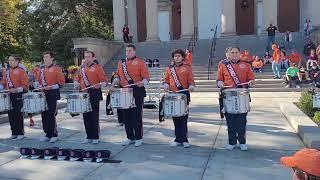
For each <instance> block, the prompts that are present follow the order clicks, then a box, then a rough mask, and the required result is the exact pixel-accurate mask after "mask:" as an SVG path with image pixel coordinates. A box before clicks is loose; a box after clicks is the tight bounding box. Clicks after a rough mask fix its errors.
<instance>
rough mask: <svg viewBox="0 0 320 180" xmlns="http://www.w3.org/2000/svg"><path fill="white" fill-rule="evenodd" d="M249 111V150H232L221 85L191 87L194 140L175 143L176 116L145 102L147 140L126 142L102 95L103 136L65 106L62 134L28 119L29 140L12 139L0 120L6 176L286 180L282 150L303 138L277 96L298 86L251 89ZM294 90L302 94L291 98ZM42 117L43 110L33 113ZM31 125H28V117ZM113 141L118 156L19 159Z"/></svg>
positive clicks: (285, 96)
mask: <svg viewBox="0 0 320 180" xmlns="http://www.w3.org/2000/svg"><path fill="white" fill-rule="evenodd" d="M251 95H252V112H251V113H250V114H249V116H248V133H247V137H248V145H249V148H250V149H249V151H248V152H241V151H240V150H239V149H236V150H234V151H227V150H226V149H225V145H226V143H227V132H226V126H225V122H224V121H221V119H220V118H219V114H218V101H217V93H193V94H192V102H191V113H190V121H189V124H188V128H189V141H190V143H191V144H192V147H191V148H189V149H184V148H170V147H169V144H170V143H171V142H172V140H173V138H174V129H173V123H172V121H171V120H166V121H165V122H163V123H161V124H159V123H158V117H157V112H156V110H150V109H145V110H144V142H145V144H144V145H143V146H141V147H134V146H132V145H131V146H128V147H123V146H121V145H120V142H122V141H123V140H125V138H126V136H125V131H124V127H118V126H117V120H116V117H115V116H112V117H108V118H107V117H106V115H105V104H104V103H101V108H100V111H101V115H100V117H101V121H100V128H101V132H100V133H101V141H102V142H101V143H100V144H98V145H90V144H88V145H82V144H80V141H81V140H82V139H83V138H85V131H84V126H83V121H82V119H81V118H80V117H81V116H78V117H74V118H71V116H70V115H68V114H66V113H64V110H63V109H62V110H60V111H59V114H58V117H57V119H58V128H59V129H58V131H59V137H60V138H61V141H58V142H57V143H55V144H50V143H40V142H39V140H38V139H39V137H41V136H42V135H43V132H42V129H41V127H39V126H38V127H36V128H29V127H27V126H25V131H26V136H27V138H26V139H24V140H23V141H12V140H6V138H7V137H9V136H10V135H11V134H10V127H9V124H8V123H6V124H2V125H0V179H8V178H12V179H120V180H125V179H132V180H134V179H139V180H140V179H152V180H154V179H159V180H160V179H184V180H187V179H190V180H194V179H196V180H198V179H207V180H215V179H217V180H232V179H243V180H251V179H252V180H253V179H261V180H269V179H273V180H284V179H290V170H289V169H286V168H283V167H282V166H281V165H280V164H279V158H280V157H281V156H283V155H289V154H292V153H293V152H294V151H296V150H298V149H301V148H303V144H302V142H301V141H300V139H299V138H298V136H297V135H296V134H295V133H294V131H293V129H292V127H291V126H290V125H289V124H288V122H287V121H286V119H285V118H284V116H283V115H282V114H281V112H280V108H279V102H281V101H288V100H294V99H296V98H298V97H299V94H298V93H252V94H251ZM290 97H296V98H293V99H290ZM35 120H36V125H41V119H40V116H36V117H35ZM25 122H26V125H27V121H25ZM21 146H26V147H41V148H43V147H52V146H57V147H60V148H63V147H65V148H84V149H87V150H97V149H108V150H110V151H111V152H112V154H111V156H112V158H113V159H117V160H122V162H121V163H119V164H97V163H86V162H68V161H62V162H60V161H59V162H58V161H53V160H51V161H45V160H28V159H19V153H18V152H17V150H19V147H21Z"/></svg>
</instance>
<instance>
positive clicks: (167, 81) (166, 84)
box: [163, 68, 170, 91]
mask: <svg viewBox="0 0 320 180" xmlns="http://www.w3.org/2000/svg"><path fill="white" fill-rule="evenodd" d="M169 84H170V73H169V68H166V72H165V74H164V78H163V89H164V90H165V91H166V90H169V87H170V85H169Z"/></svg>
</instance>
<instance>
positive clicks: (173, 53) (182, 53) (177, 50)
mask: <svg viewBox="0 0 320 180" xmlns="http://www.w3.org/2000/svg"><path fill="white" fill-rule="evenodd" d="M175 54H180V55H181V56H182V57H183V58H185V57H186V53H185V52H184V51H183V50H182V49H174V50H173V51H172V52H171V57H172V58H174V55H175Z"/></svg>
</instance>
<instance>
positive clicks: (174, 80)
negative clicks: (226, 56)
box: [163, 49, 195, 148]
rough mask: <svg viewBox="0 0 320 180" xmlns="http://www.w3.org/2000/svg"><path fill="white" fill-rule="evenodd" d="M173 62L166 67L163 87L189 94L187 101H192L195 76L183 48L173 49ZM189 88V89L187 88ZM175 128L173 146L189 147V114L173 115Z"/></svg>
mask: <svg viewBox="0 0 320 180" xmlns="http://www.w3.org/2000/svg"><path fill="white" fill-rule="evenodd" d="M171 56H172V58H173V64H172V65H170V66H169V67H167V68H166V72H165V76H164V84H163V88H164V90H165V91H169V90H170V91H173V92H177V91H179V90H186V91H181V92H180V93H183V94H185V95H186V96H187V103H188V104H189V102H190V92H192V91H194V86H195V82H194V78H193V72H192V67H191V65H190V63H189V62H185V58H186V54H185V52H184V51H183V50H182V49H176V50H173V51H172V53H171ZM187 89H188V90H187ZM189 91H190V92H189ZM173 122H174V128H175V136H176V138H175V140H174V141H173V142H172V143H171V147H176V146H178V145H181V144H182V145H183V147H185V148H188V147H190V144H189V142H188V137H187V136H188V126H187V123H188V114H187V115H185V116H181V117H173Z"/></svg>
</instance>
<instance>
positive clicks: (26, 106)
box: [21, 92, 48, 113]
mask: <svg viewBox="0 0 320 180" xmlns="http://www.w3.org/2000/svg"><path fill="white" fill-rule="evenodd" d="M22 99H23V108H22V110H21V111H22V112H25V113H41V112H43V111H45V110H47V109H48V108H47V101H46V96H45V94H44V93H43V92H29V93H26V94H23V95H22Z"/></svg>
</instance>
